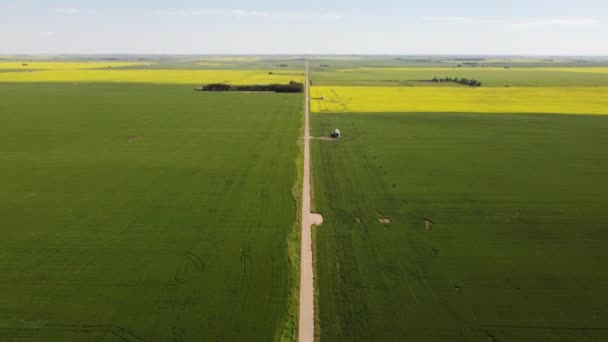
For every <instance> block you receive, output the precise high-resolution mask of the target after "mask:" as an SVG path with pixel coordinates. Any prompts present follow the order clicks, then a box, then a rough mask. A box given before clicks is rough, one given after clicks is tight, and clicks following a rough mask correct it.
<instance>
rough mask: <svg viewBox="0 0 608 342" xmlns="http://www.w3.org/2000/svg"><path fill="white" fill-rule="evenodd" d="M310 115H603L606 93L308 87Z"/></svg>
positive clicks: (606, 109)
mask: <svg viewBox="0 0 608 342" xmlns="http://www.w3.org/2000/svg"><path fill="white" fill-rule="evenodd" d="M312 108H313V111H315V112H333V113H337V112H450V111H451V112H464V113H470V112H478V113H564V114H578V113H582V114H608V87H517V88H494V87H481V88H472V87H441V88H438V87H346V86H334V87H329V86H320V87H313V90H312Z"/></svg>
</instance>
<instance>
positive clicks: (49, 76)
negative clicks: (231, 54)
mask: <svg viewBox="0 0 608 342" xmlns="http://www.w3.org/2000/svg"><path fill="white" fill-rule="evenodd" d="M292 80H293V81H297V82H303V76H302V75H281V74H277V75H270V74H268V71H263V70H185V69H176V70H164V69H159V70H154V69H151V70H112V69H104V70H48V71H32V72H0V83H1V82H30V83H40V82H69V83H94V82H117V83H157V84H191V85H200V84H208V83H231V84H242V85H247V84H270V83H279V84H285V83H289V81H292Z"/></svg>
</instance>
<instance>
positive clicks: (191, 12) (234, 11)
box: [152, 9, 344, 20]
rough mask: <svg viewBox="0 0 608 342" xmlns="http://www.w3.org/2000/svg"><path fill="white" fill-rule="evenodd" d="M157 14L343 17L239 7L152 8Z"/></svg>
mask: <svg viewBox="0 0 608 342" xmlns="http://www.w3.org/2000/svg"><path fill="white" fill-rule="evenodd" d="M152 13H154V14H158V15H206V16H231V17H235V18H275V19H325V20H340V19H342V18H343V17H344V15H343V14H339V13H290V12H268V11H250V10H240V9H230V10H227V9H179V10H154V11H152Z"/></svg>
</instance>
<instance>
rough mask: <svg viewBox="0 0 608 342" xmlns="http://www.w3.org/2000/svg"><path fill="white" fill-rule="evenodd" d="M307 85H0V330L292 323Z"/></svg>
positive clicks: (66, 331)
mask: <svg viewBox="0 0 608 342" xmlns="http://www.w3.org/2000/svg"><path fill="white" fill-rule="evenodd" d="M302 100H303V99H302V96H301V95H281V94H270V93H265V94H245V93H222V94H219V93H213V94H211V93H200V92H194V91H192V87H191V86H190V85H187V86H179V85H145V84H140V85H130V84H88V85H87V84H80V85H76V84H52V85H51V84H0V166H1V167H0V188H1V189H2V192H1V193H0V217H1V218H2V219H1V220H0V234H1V236H2V238H1V239H0V269H1V270H2V272H0V340H2V341H45V342H46V341H81V340H87V341H243V340H251V341H271V340H274V339H278V338H280V337H281V336H283V337H286V338H288V339H290V338H292V337H293V336H294V333H295V327H294V324H295V322H296V321H295V319H296V317H295V316H294V315H295V312H296V310H297V297H295V299H294V295H295V293H294V292H293V291H294V290H295V289H297V283H298V282H297V269H295V268H294V267H295V265H297V260H296V263H290V258H291V261H294V260H293V258H294V257H295V256H296V255H297V254H296V253H295V250H294V248H295V247H294V246H298V235H297V230H298V229H299V226H298V225H297V222H296V221H297V219H296V218H297V214H296V205H295V201H294V197H293V196H292V193H291V191H292V188H293V187H294V186H295V185H296V184H297V182H298V181H297V179H298V176H297V174H298V172H297V169H296V163H297V159H298V158H299V157H298V156H299V155H300V152H299V147H298V145H297V137H298V136H299V135H300V130H301V120H302Z"/></svg>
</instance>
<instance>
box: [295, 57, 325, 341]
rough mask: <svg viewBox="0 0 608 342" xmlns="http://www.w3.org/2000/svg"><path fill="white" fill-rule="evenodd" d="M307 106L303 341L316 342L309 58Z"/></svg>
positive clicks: (318, 221) (316, 217) (318, 222)
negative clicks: (311, 204) (311, 203)
mask: <svg viewBox="0 0 608 342" xmlns="http://www.w3.org/2000/svg"><path fill="white" fill-rule="evenodd" d="M305 82H306V86H305V89H306V90H305V105H304V179H303V186H302V246H301V253H302V254H301V256H300V322H299V336H298V341H300V342H313V341H314V337H315V312H314V308H315V298H314V295H315V290H314V281H313V266H312V226H313V225H317V226H319V225H321V223H323V217H322V216H321V215H319V214H315V213H312V212H311V211H310V207H311V206H310V201H311V196H310V191H311V190H310V168H311V162H310V125H309V119H310V106H309V103H310V89H309V88H310V81H309V79H308V61H306V80H305Z"/></svg>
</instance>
